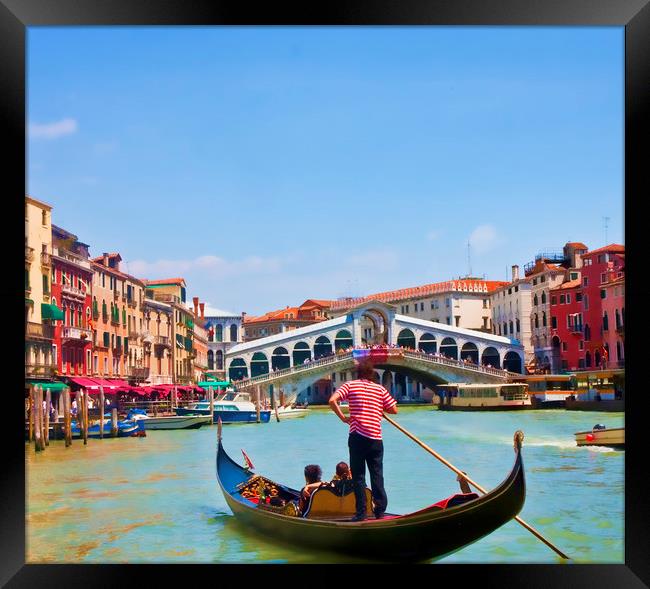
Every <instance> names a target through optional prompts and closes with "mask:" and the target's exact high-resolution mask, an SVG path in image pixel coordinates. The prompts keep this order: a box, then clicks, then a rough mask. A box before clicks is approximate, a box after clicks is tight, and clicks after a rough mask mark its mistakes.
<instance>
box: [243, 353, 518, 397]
mask: <svg viewBox="0 0 650 589" xmlns="http://www.w3.org/2000/svg"><path fill="white" fill-rule="evenodd" d="M360 349H368V348H360ZM381 351H382V352H384V353H386V354H387V356H389V357H390V356H393V357H404V358H411V359H413V360H425V361H427V362H431V363H433V364H442V365H446V366H452V367H454V368H463V369H464V370H472V371H474V372H480V373H484V374H491V375H493V376H498V377H500V378H516V377H520V376H521V375H520V374H518V373H516V372H509V371H507V370H505V369H502V368H489V367H487V366H483V365H482V364H473V363H467V362H464V361H462V360H454V359H453V358H445V357H444V356H432V355H430V354H427V353H426V352H418V351H415V350H413V351H411V350H404V349H400V348H388V349H385V350H383V349H382V350H381ZM352 356H353V353H352V352H345V353H343V354H334V355H332V356H328V357H327V358H321V359H320V360H315V361H312V362H309V363H306V364H300V365H299V366H292V367H289V368H282V369H281V370H276V371H275V372H268V373H266V374H262V375H260V376H255V377H252V378H250V377H249V378H246V379H243V380H240V381H237V382H235V383H234V384H235V387H236V388H238V389H243V388H247V387H250V386H253V385H259V384H263V383H265V382H268V381H270V380H276V379H279V378H281V377H283V376H288V375H294V374H298V373H300V372H306V371H308V370H313V369H314V368H320V367H322V366H326V365H328V364H335V363H337V362H340V361H342V360H349V359H351V358H352Z"/></svg>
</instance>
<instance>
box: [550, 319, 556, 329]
mask: <svg viewBox="0 0 650 589" xmlns="http://www.w3.org/2000/svg"><path fill="white" fill-rule="evenodd" d="M551 327H552V328H553V329H557V317H555V316H552V317H551Z"/></svg>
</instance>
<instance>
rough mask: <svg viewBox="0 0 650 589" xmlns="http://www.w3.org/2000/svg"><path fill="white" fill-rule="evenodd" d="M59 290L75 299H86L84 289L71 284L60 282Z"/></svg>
mask: <svg viewBox="0 0 650 589" xmlns="http://www.w3.org/2000/svg"><path fill="white" fill-rule="evenodd" d="M61 292H62V293H63V294H66V295H68V296H71V297H74V298H75V299H81V300H82V301H83V300H85V299H86V291H85V290H81V289H80V288H77V287H76V286H72V285H70V284H62V285H61Z"/></svg>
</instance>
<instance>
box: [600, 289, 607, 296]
mask: <svg viewBox="0 0 650 589" xmlns="http://www.w3.org/2000/svg"><path fill="white" fill-rule="evenodd" d="M600 298H601V299H606V298H607V289H605V288H601V289H600Z"/></svg>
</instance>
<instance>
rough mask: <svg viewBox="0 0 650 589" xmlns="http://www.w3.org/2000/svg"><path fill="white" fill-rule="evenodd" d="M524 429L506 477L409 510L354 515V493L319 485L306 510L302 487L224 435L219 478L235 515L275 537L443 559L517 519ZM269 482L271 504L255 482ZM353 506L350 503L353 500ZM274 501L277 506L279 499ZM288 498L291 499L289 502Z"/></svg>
mask: <svg viewBox="0 0 650 589" xmlns="http://www.w3.org/2000/svg"><path fill="white" fill-rule="evenodd" d="M522 439H523V434H521V432H517V433H516V434H515V452H516V457H515V463H514V465H513V467H512V470H511V471H510V473H509V474H508V476H507V477H506V478H505V480H504V481H503V482H502V483H501V484H500V485H498V486H497V487H496V488H495V489H493V490H492V491H490V492H488V493H487V494H485V495H483V496H481V497H479V496H478V495H476V494H474V493H469V494H467V495H465V494H463V495H458V494H456V495H454V496H452V497H450V498H447V499H445V500H443V501H439V502H438V503H434V504H432V505H429V506H428V507H425V508H423V509H420V510H418V511H415V512H412V513H408V514H405V515H397V514H388V513H387V514H386V517H384V518H382V519H373V518H370V519H367V520H365V521H361V522H352V521H350V519H351V517H352V515H353V514H354V494H353V493H352V495H351V496H350V495H347V496H345V497H344V496H338V495H337V494H336V492H335V491H332V490H331V489H329V488H320V489H317V490H316V491H314V492H313V493H312V495H311V497H310V501H309V505H308V507H307V509H306V510H305V513H304V514H302V515H301V514H299V513H298V512H297V510H296V507H295V500H296V499H297V498H298V496H299V493H300V492H299V491H298V490H296V489H292V488H290V487H287V486H285V485H282V484H279V483H275V482H273V481H270V480H269V479H266V478H265V477H261V476H259V475H255V474H253V472H252V471H251V469H249V468H245V467H242V466H240V465H239V464H237V463H236V462H235V461H234V460H232V458H230V457H229V456H228V454H227V453H226V451H225V450H224V448H223V444H222V440H221V437H220V436H219V441H218V447H217V481H218V483H219V486H220V488H221V490H222V492H223V494H224V497H225V499H226V502H227V503H228V506H229V507H230V509H231V510H232V512H233V514H234V516H235V517H236V518H237V520H238V521H240V522H241V523H242V524H243V525H244V526H246V527H248V528H251V529H254V530H256V531H258V532H260V533H262V534H264V535H266V536H268V537H269V538H271V539H273V540H279V541H283V542H287V543H290V544H293V545H298V546H301V547H313V548H316V549H321V550H330V551H338V552H342V553H344V554H346V555H348V556H355V557H359V556H361V557H366V558H369V559H373V560H380V561H384V562H385V561H396V560H398V561H422V560H427V559H434V558H441V557H443V556H446V555H449V554H451V553H453V552H456V551H457V550H460V549H461V548H463V547H465V546H467V545H469V544H471V543H473V542H476V541H477V540H479V539H480V538H482V537H484V536H486V535H488V534H490V533H491V532H493V531H494V530H496V529H497V528H499V527H501V526H502V525H504V524H505V523H507V522H508V521H510V520H511V519H513V518H514V517H515V516H516V515H517V514H518V513H519V512H520V511H521V509H522V507H523V504H524V501H525V494H526V489H525V480H524V469H523V461H522V455H521V442H522ZM256 487H257V488H258V489H260V490H262V491H263V489H270V496H271V497H273V498H275V499H274V500H272V501H271V502H270V503H269V504H267V503H266V502H265V501H260V496H261V497H262V498H263V497H264V494H265V493H264V492H262V494H260V493H259V492H258V494H257V496H255V493H254V489H255V488H256ZM346 500H347V510H346V509H343V507H345V505H346ZM274 503H275V505H274ZM283 503H284V504H283Z"/></svg>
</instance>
